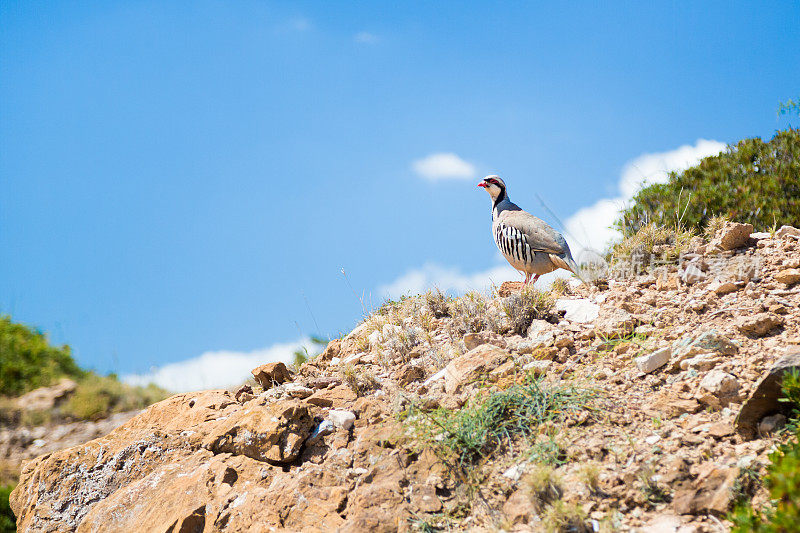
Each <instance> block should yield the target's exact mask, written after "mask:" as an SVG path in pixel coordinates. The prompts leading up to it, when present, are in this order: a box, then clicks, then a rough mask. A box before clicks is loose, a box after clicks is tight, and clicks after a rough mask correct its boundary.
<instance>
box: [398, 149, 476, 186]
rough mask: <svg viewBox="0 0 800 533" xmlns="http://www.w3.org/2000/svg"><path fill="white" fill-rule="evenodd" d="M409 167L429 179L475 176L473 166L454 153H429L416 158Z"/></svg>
mask: <svg viewBox="0 0 800 533" xmlns="http://www.w3.org/2000/svg"><path fill="white" fill-rule="evenodd" d="M411 168H412V169H413V170H414V172H416V173H417V174H418V175H420V176H422V177H423V178H426V179H429V180H440V179H470V178H473V177H475V173H476V170H475V166H474V165H473V164H472V163H468V162H467V161H464V160H463V159H461V158H460V157H458V156H457V155H456V154H454V153H444V152H443V153H438V154H431V155H429V156H427V157H423V158H422V159H417V160H416V161H414V162H413V163H412V164H411Z"/></svg>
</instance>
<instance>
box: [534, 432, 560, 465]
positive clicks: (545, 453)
mask: <svg viewBox="0 0 800 533" xmlns="http://www.w3.org/2000/svg"><path fill="white" fill-rule="evenodd" d="M529 457H530V459H531V460H532V461H536V462H537V463H542V464H548V465H555V466H559V465H563V464H565V463H566V462H567V450H566V449H565V447H564V445H563V444H562V443H561V442H560V441H559V440H558V439H557V438H556V437H555V436H554V435H553V434H552V433H547V434H545V435H540V436H539V437H538V438H537V439H536V442H534V443H533V445H532V446H531V448H530V451H529Z"/></svg>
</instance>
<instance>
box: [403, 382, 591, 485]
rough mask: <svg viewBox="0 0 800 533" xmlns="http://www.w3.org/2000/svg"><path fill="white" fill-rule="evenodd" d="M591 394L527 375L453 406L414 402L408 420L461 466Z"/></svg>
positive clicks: (580, 406)
mask: <svg viewBox="0 0 800 533" xmlns="http://www.w3.org/2000/svg"><path fill="white" fill-rule="evenodd" d="M590 398H591V393H590V392H588V391H581V390H578V389H576V388H573V387H556V386H549V385H543V384H541V383H540V382H539V380H537V379H535V378H533V377H528V378H527V379H526V380H525V382H524V383H521V384H517V385H513V386H511V387H509V388H508V389H506V390H503V391H499V392H495V393H492V394H489V395H485V396H482V397H479V398H478V399H476V400H475V401H473V402H472V403H471V404H469V405H468V406H466V407H464V408H462V409H460V410H458V411H451V410H449V409H445V408H439V409H436V410H433V411H430V412H425V411H422V410H419V409H417V408H416V407H412V408H411V409H409V411H407V413H406V415H407V420H408V421H411V423H412V427H413V429H414V430H415V431H416V432H417V434H418V435H420V436H421V437H422V438H423V439H424V440H425V441H426V444H427V445H430V446H432V447H433V449H434V451H435V452H436V453H437V455H439V457H440V458H442V459H443V460H445V461H447V462H454V463H455V465H456V466H458V467H459V468H460V469H462V470H464V469H465V468H466V467H468V466H470V465H471V464H472V463H474V462H475V461H476V460H478V459H480V458H482V457H486V456H488V455H489V454H491V453H492V452H493V451H494V450H495V449H496V448H497V447H498V446H499V445H501V444H503V443H510V442H512V441H513V440H514V439H515V438H516V437H520V436H523V437H527V436H529V435H531V434H532V433H533V432H534V431H536V429H537V427H538V426H539V425H541V424H543V423H545V422H548V421H550V420H556V419H558V418H559V417H561V416H563V415H564V414H566V413H568V412H572V411H577V410H581V409H583V408H585V407H586V405H587V403H588V401H589V399H590Z"/></svg>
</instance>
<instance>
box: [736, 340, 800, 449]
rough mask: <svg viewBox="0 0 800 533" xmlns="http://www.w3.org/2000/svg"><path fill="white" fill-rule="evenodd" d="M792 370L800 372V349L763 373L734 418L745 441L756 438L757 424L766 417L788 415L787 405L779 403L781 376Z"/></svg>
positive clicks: (781, 395) (788, 354)
mask: <svg viewBox="0 0 800 533" xmlns="http://www.w3.org/2000/svg"><path fill="white" fill-rule="evenodd" d="M792 370H796V371H800V348H794V349H792V350H791V351H789V352H788V353H787V354H786V355H784V356H783V357H781V358H780V359H779V360H778V361H777V362H776V363H775V364H774V365H772V367H771V368H770V369H769V370H767V371H766V372H764V375H763V376H761V379H760V380H759V381H758V383H757V384H756V386H755V388H753V391H752V392H751V393H750V396H749V397H748V398H747V400H746V401H745V402H744V405H742V409H741V410H740V411H739V415H738V416H737V417H736V431H737V432H738V433H739V434H740V435H741V436H742V437H743V438H745V439H754V438H756V436H758V424H759V422H760V421H761V420H762V419H763V418H764V417H766V416H768V415H772V414H776V413H784V414H788V411H789V410H790V406H789V404H787V403H785V402H781V401H780V399H781V398H782V397H783V393H782V390H781V388H782V386H783V376H784V374H786V372H790V371H792Z"/></svg>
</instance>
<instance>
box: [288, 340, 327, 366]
mask: <svg viewBox="0 0 800 533" xmlns="http://www.w3.org/2000/svg"><path fill="white" fill-rule="evenodd" d="M308 339H309V340H310V341H311V345H312V348H311V351H310V352H309V351H308V348H306V347H305V346H301V347H300V348H298V349H296V350H295V351H294V352H293V354H292V355H293V356H294V360H293V361H292V364H293V365H294V366H295V368H299V367H300V366H301V365H302V364H303V363H305V362H306V361H310V360H311V359H313V358H315V357H316V356H317V355H319V354H320V353H321V352H322V350H324V349H325V347H326V346H327V345H328V341H326V340H325V339H323V338H322V337H320V336H319V335H309V337H308Z"/></svg>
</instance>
